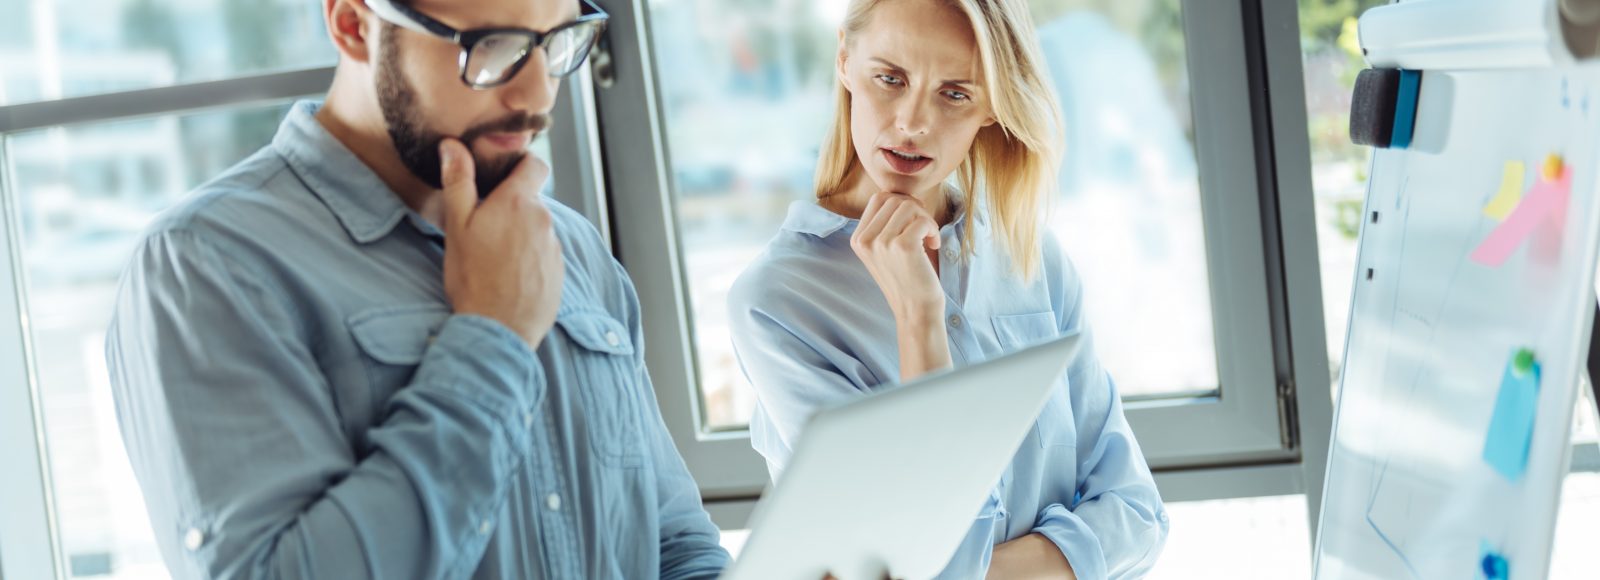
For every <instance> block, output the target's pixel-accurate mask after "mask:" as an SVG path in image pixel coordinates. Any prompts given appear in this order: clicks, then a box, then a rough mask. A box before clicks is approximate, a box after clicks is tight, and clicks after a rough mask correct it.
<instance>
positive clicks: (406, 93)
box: [378, 25, 550, 198]
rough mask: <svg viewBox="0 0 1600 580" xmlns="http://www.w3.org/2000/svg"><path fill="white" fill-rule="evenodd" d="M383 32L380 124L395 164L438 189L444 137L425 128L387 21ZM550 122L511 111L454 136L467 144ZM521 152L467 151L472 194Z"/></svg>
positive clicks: (481, 193)
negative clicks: (484, 155) (491, 153)
mask: <svg viewBox="0 0 1600 580" xmlns="http://www.w3.org/2000/svg"><path fill="white" fill-rule="evenodd" d="M385 28H388V30H385V31H384V32H383V43H382V56H381V57H380V59H381V60H380V63H379V66H378V108H379V109H381V110H382V111H383V120H384V123H385V124H386V125H387V126H388V129H389V139H390V140H391V141H393V142H394V149H395V152H397V153H399V154H400V162H401V163H403V164H405V166H406V169H409V170H411V174H412V175H415V176H417V179H420V180H422V182H423V183H426V184H428V186H429V187H432V188H434V189H443V188H444V181H443V178H442V176H441V175H440V174H441V169H440V166H439V162H440V159H439V143H440V142H442V141H443V140H444V139H445V137H447V136H446V135H442V134H440V133H439V132H437V131H434V130H433V129H431V128H429V127H428V124H427V122H426V121H425V120H424V116H423V114H422V111H420V110H418V108H417V99H416V91H414V90H413V89H412V86H411V83H410V82H409V81H407V80H406V78H405V76H404V75H403V74H401V71H400V53H399V50H398V49H399V47H398V46H397V43H396V42H395V34H394V33H395V31H396V30H397V28H396V27H394V26H392V25H389V26H386V27H385ZM549 126H550V117H549V116H548V115H543V114H539V113H514V114H512V115H509V116H507V117H505V118H502V119H499V120H497V121H492V122H489V123H483V124H480V125H476V126H473V127H471V128H469V129H467V130H466V131H465V132H463V133H462V134H461V136H460V137H459V139H460V141H461V144H462V145H465V146H467V147H468V148H469V150H470V148H471V147H472V142H473V141H474V140H476V139H477V138H478V137H480V136H482V135H484V134H485V133H498V132H507V133H509V132H518V131H533V134H534V136H536V137H537V136H538V135H539V133H540V132H543V131H544V130H545V128H546V127H549ZM526 155H527V153H526V152H516V153H508V154H505V155H502V156H499V157H496V158H493V159H481V158H479V157H478V156H477V155H473V158H472V161H473V164H474V165H475V168H474V169H475V171H474V176H475V181H476V182H477V185H478V197H480V198H481V197H485V196H488V195H489V192H492V191H494V189H495V188H496V187H499V186H500V182H502V181H505V179H506V176H508V175H510V174H511V170H512V169H515V168H516V166H517V163H519V162H521V161H522V158H523V157H524V156H526Z"/></svg>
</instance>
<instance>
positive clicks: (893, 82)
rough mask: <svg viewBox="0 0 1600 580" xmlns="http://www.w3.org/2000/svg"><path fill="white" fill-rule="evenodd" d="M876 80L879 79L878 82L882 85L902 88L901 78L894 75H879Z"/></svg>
mask: <svg viewBox="0 0 1600 580" xmlns="http://www.w3.org/2000/svg"><path fill="white" fill-rule="evenodd" d="M876 78H877V79H878V82H880V83H883V84H886V85H889V86H892V87H897V86H900V78H899V77H896V76H894V75H878V76H877V77H876Z"/></svg>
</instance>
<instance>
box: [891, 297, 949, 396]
mask: <svg viewBox="0 0 1600 580" xmlns="http://www.w3.org/2000/svg"><path fill="white" fill-rule="evenodd" d="M895 327H896V335H897V338H898V340H899V343H900V382H901V383H906V382H910V381H911V380H912V379H915V378H917V377H920V376H922V375H925V374H928V373H931V372H934V371H940V370H944V369H947V368H950V366H951V365H952V363H951V360H950V338H949V336H950V335H949V333H948V332H947V331H946V330H945V328H944V320H943V319H942V318H940V316H939V315H937V314H934V315H931V316H929V315H919V316H914V317H896V318H895Z"/></svg>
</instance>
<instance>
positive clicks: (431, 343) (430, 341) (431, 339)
mask: <svg viewBox="0 0 1600 580" xmlns="http://www.w3.org/2000/svg"><path fill="white" fill-rule="evenodd" d="M435 338H438V337H437V336H434V335H432V334H430V335H428V345H430V346H431V345H433V339H435Z"/></svg>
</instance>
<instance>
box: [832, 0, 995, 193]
mask: <svg viewBox="0 0 1600 580" xmlns="http://www.w3.org/2000/svg"><path fill="white" fill-rule="evenodd" d="M838 69H839V70H838V74H839V80H840V82H842V83H843V84H844V87H845V89H846V90H848V91H849V92H850V133H851V136H852V137H851V139H852V141H853V143H852V145H853V146H855V149H856V156H857V157H859V158H860V160H861V165H862V167H863V168H864V169H865V170H866V172H867V176H868V177H870V178H872V181H873V182H874V183H876V184H877V186H878V188H879V189H882V190H885V191H894V192H899V193H906V194H910V195H918V194H921V193H923V192H926V191H928V190H930V189H933V188H935V187H938V186H939V184H940V183H941V182H943V181H944V180H945V179H946V178H947V177H949V176H950V174H951V173H952V172H954V171H955V170H956V168H957V167H959V166H960V165H961V162H962V161H963V160H965V159H966V156H967V152H968V150H970V149H971V148H972V141H973V139H974V138H975V137H976V136H977V134H978V130H979V129H981V128H983V127H985V126H988V125H992V124H994V118H993V117H992V116H991V113H990V107H989V101H988V98H987V93H986V92H985V91H984V88H983V86H982V85H981V84H980V83H981V76H982V75H981V73H980V70H981V69H980V67H979V62H978V50H977V43H976V40H974V38H973V34H972V27H971V24H969V23H968V22H967V19H966V16H965V15H963V14H962V13H961V12H960V11H958V10H957V9H956V8H954V7H952V6H949V5H947V4H945V3H944V2H940V1H938V0H889V1H886V2H884V3H883V4H880V5H879V6H877V7H876V8H874V9H873V12H872V14H871V16H870V18H869V22H868V23H867V25H866V26H865V27H864V28H863V29H862V30H860V31H858V32H856V33H855V34H854V35H852V36H851V37H850V39H849V42H845V39H844V38H843V35H842V34H841V38H840V48H839V62H838Z"/></svg>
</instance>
